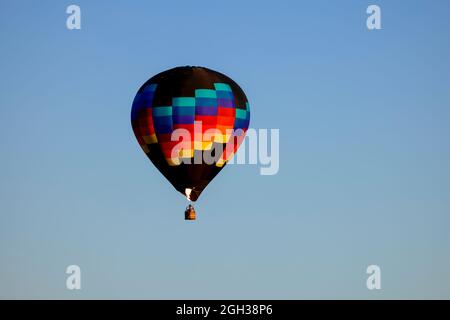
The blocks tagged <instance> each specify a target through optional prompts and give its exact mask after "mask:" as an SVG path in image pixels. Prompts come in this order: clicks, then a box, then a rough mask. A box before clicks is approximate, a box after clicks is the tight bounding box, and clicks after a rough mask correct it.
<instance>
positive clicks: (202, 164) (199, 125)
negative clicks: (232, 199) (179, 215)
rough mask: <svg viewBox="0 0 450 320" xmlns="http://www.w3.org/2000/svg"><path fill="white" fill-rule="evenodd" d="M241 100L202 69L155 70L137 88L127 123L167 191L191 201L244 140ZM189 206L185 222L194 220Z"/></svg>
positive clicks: (245, 113) (225, 80) (227, 82)
mask: <svg viewBox="0 0 450 320" xmlns="http://www.w3.org/2000/svg"><path fill="white" fill-rule="evenodd" d="M249 121H250V109H249V103H248V101H247V97H246V96H245V94H244V92H243V91H242V89H241V88H240V87H239V86H238V85H237V84H236V83H235V82H234V81H233V80H232V79H230V78H229V77H227V76H226V75H224V74H222V73H219V72H217V71H213V70H210V69H207V68H203V67H177V68H173V69H170V70H167V71H164V72H161V73H159V74H157V75H155V76H154V77H152V78H150V79H149V80H148V81H147V82H145V83H144V84H143V85H142V86H141V88H140V89H139V90H138V92H137V94H136V97H135V98H134V101H133V105H132V108H131V125H132V128H133V131H134V134H135V136H136V139H137V141H138V143H139V145H140V146H141V148H142V150H143V151H144V152H145V154H146V155H147V156H148V158H149V159H150V161H151V162H152V163H153V164H154V165H155V167H156V168H158V170H159V171H160V172H161V173H162V174H163V175H164V177H166V178H167V180H168V181H169V182H170V183H171V184H172V185H173V187H174V188H175V189H176V190H177V191H179V192H180V193H181V194H183V195H184V196H185V197H186V198H187V199H188V200H189V201H192V202H194V201H196V200H197V199H198V198H199V196H200V194H201V193H202V191H203V190H204V189H205V188H206V186H207V185H208V184H209V183H210V182H211V181H212V180H213V179H214V177H215V176H216V175H217V174H218V173H219V172H220V170H222V169H223V168H224V166H225V165H226V163H227V161H228V160H229V159H230V158H231V157H232V156H233V154H234V153H235V152H236V151H237V149H238V147H239V145H240V144H241V142H242V140H243V139H244V136H245V133H246V131H247V129H248V126H249ZM195 216H196V215H195V210H194V209H193V207H192V205H191V204H190V205H189V206H188V208H187V209H186V211H185V219H187V220H195Z"/></svg>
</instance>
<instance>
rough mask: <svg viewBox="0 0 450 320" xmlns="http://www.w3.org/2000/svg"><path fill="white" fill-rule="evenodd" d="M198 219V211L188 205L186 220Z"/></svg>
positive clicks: (185, 214)
mask: <svg viewBox="0 0 450 320" xmlns="http://www.w3.org/2000/svg"><path fill="white" fill-rule="evenodd" d="M195 219H196V213H195V209H194V207H192V206H190V207H187V208H186V210H185V211H184V220H195Z"/></svg>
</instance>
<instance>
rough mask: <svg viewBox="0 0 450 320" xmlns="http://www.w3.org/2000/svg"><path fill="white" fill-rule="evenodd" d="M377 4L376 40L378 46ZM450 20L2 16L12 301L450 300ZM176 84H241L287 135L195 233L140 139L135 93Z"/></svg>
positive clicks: (255, 119)
mask: <svg viewBox="0 0 450 320" xmlns="http://www.w3.org/2000/svg"><path fill="white" fill-rule="evenodd" d="M73 3H75V4H78V5H79V6H80V7H81V11H82V29H81V30H75V31H69V30H67V29H66V17H67V14H66V13H65V10H66V7H67V6H68V5H70V4H73ZM372 3H375V4H378V5H380V6H381V9H382V27H383V29H382V30H378V31H369V30H367V28H366V17H367V14H366V13H365V11H366V8H367V6H368V5H369V4H372ZM449 14H450V4H449V2H448V1H425V0H424V1H370V2H369V1H308V2H301V1H279V2H274V1H225V2H224V1H220V2H217V3H216V2H212V1H40V2H38V1H5V0H1V2H0V35H1V36H0V37H1V43H2V47H1V50H0V68H1V69H0V70H1V74H2V77H1V78H0V121H1V125H0V156H1V157H0V177H1V178H0V297H1V298H63V299H66V298H67V299H71V298H180V299H187V298H191V299H195V298H269V299H270V298H289V299H296V298H362V299H366V298H369V299H372V298H373V299H378V298H388V299H389V298H450V271H449V270H450V234H449V230H450V169H449V163H450V143H449V137H450V125H449V123H450V90H449V89H450V62H449V57H450V41H449V39H450V19H449ZM180 65H202V66H206V67H209V68H212V69H215V70H217V71H220V72H223V73H225V74H227V75H229V76H230V77H232V78H233V79H234V80H235V81H236V82H238V83H239V84H240V85H241V87H242V88H243V89H244V91H245V92H246V94H247V97H248V98H249V101H250V104H251V112H252V118H251V127H253V128H279V129H280V140H281V141H280V148H281V159H280V171H279V173H278V174H277V175H275V176H261V175H259V168H258V167H257V166H254V165H253V166H251V165H244V166H237V165H233V166H228V167H226V168H225V169H224V170H223V171H222V172H221V174H220V175H219V176H218V177H217V178H216V179H215V180H214V181H213V182H212V183H211V184H210V185H209V187H208V188H207V189H206V190H205V192H204V193H203V194H202V197H201V198H200V201H199V202H198V203H197V205H196V208H197V211H198V220H197V221H196V222H195V223H187V222H186V221H184V219H183V218H184V217H183V209H184V207H185V205H186V200H185V199H184V198H183V197H182V196H181V195H179V194H178V193H177V192H176V191H175V190H174V189H173V188H172V186H171V185H170V184H169V183H168V182H167V181H165V179H164V178H163V177H162V175H160V174H159V172H158V171H157V170H156V169H155V168H154V167H153V166H152V165H151V163H150V162H149V161H148V160H147V158H146V157H145V155H144V154H143V152H142V151H141V150H140V148H139V146H138V145H137V143H136V141H135V138H134V136H133V133H132V130H131V126H130V120H129V119H130V108H131V103H132V100H133V98H134V95H135V93H136V91H137V89H138V88H139V87H140V85H141V84H142V83H143V82H144V81H146V80H147V79H148V78H149V77H151V76H152V75H154V74H156V73H158V72H160V71H163V70H165V69H168V68H171V67H175V66H180ZM70 264H77V265H79V266H80V267H81V269H82V290H81V291H78V292H74V291H68V290H67V289H66V288H65V280H66V274H65V268H66V267H67V266H68V265H70ZM370 264H377V265H379V266H380V267H381V270H382V290H380V291H369V290H367V289H366V286H365V281H366V277H367V275H366V273H365V270H366V267H367V266H368V265H370Z"/></svg>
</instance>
